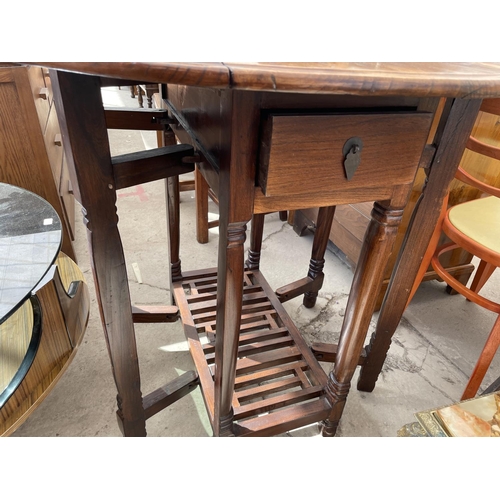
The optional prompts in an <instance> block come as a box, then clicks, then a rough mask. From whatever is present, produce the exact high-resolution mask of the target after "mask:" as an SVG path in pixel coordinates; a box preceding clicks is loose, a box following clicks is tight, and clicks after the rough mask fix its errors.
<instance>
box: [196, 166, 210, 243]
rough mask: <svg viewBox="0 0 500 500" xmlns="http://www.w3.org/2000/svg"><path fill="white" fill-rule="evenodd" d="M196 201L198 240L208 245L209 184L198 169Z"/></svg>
mask: <svg viewBox="0 0 500 500" xmlns="http://www.w3.org/2000/svg"><path fill="white" fill-rule="evenodd" d="M194 185H195V188H194V190H195V199H196V240H197V241H198V243H202V244H203V243H208V183H207V181H206V180H205V177H203V174H202V173H201V172H200V170H199V168H198V167H197V168H196V169H195V171H194Z"/></svg>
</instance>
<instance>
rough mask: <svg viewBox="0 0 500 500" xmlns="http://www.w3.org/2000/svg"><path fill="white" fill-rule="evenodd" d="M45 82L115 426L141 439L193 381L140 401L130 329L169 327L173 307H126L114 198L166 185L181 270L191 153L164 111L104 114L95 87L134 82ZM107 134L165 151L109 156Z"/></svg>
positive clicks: (64, 77) (56, 77)
mask: <svg viewBox="0 0 500 500" xmlns="http://www.w3.org/2000/svg"><path fill="white" fill-rule="evenodd" d="M51 80H52V82H53V87H54V99H55V102H56V106H57V109H58V115H59V116H60V122H61V131H62V134H63V142H64V147H65V149H66V153H67V157H68V162H69V170H70V176H71V182H72V184H73V187H74V192H75V197H76V199H77V200H78V201H79V202H80V203H81V205H82V206H83V207H84V209H83V212H84V222H85V223H86V226H87V229H88V233H87V234H88V240H89V254H90V259H91V264H92V271H93V276H94V283H95V289H96V295H97V301H98V305H99V310H100V314H101V319H102V324H103V329H104V334H105V338H106V342H107V346H108V352H109V356H110V360H111V367H112V371H113V376H114V380H115V384H116V387H117V392H118V394H117V401H118V411H117V416H118V422H119V425H120V427H121V430H122V432H123V434H124V435H125V436H145V435H146V420H147V419H148V418H149V417H151V416H152V415H154V414H156V413H157V412H158V411H160V410H162V409H164V408H165V407H167V406H169V405H170V404H172V403H173V402H175V401H177V400H178V399H179V398H181V397H183V396H184V395H185V394H188V393H189V392H190V391H191V390H193V389H194V388H195V387H196V385H197V382H198V376H197V374H196V373H195V372H193V371H191V372H187V373H185V374H183V375H181V376H180V377H179V378H177V379H176V380H174V381H172V382H170V383H169V384H167V385H165V386H163V387H161V388H159V389H157V390H155V391H153V392H152V393H150V394H148V395H146V396H144V397H143V396H142V393H141V383H140V375H139V364H138V357H137V346H136V339H135V331H134V323H149V322H154V323H159V322H167V323H168V322H174V321H177V319H178V309H177V307H175V306H171V305H166V306H155V307H148V306H140V307H133V306H132V304H131V302H130V291H129V286H128V277H127V270H126V266H125V258H124V253H123V247H122V243H121V238H120V234H119V231H118V225H117V223H118V217H117V213H116V198H117V195H116V192H117V190H119V189H122V188H126V187H130V186H134V185H138V184H142V183H145V182H150V181H154V180H158V179H166V192H167V203H168V206H169V221H168V222H169V224H168V226H169V236H170V238H169V239H170V258H171V266H172V269H173V270H174V272H175V270H176V269H180V260H179V208H178V204H179V180H178V176H179V175H180V174H183V173H187V172H192V171H193V169H194V161H195V159H194V158H193V156H194V150H193V147H192V146H190V145H186V144H176V141H175V137H174V135H173V133H172V132H171V130H170V128H169V117H168V114H167V112H166V111H165V110H153V109H151V110H150V109H141V110H131V109H106V110H105V109H103V105H102V98H101V87H103V86H109V85H112V86H115V85H119V84H121V85H132V84H135V83H137V82H128V81H127V82H124V81H113V80H112V79H101V78H99V77H88V76H83V75H75V74H70V73H57V72H51ZM82 96H83V97H82ZM68 124H70V125H68ZM108 129H131V130H158V131H161V132H162V134H163V142H164V145H163V146H162V147H158V148H156V149H153V150H149V151H141V152H138V153H131V154H125V155H120V156H118V157H113V158H112V157H111V154H110V147H109V140H108V133H107V131H108Z"/></svg>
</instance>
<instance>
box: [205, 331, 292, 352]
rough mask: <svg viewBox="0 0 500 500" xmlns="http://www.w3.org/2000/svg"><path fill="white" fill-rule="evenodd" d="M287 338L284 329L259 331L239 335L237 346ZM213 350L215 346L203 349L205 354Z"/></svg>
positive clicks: (206, 346) (208, 345)
mask: <svg viewBox="0 0 500 500" xmlns="http://www.w3.org/2000/svg"><path fill="white" fill-rule="evenodd" d="M283 337H288V330H287V329H286V328H277V329H273V330H260V331H259V332H257V333H255V332H251V333H247V334H240V341H239V345H240V347H241V346H245V345H249V344H252V343H253V342H263V341H266V340H272V339H277V338H283ZM214 349H215V346H212V345H210V344H207V345H205V346H204V347H203V350H204V351H205V354H210V353H211V352H213V350H214Z"/></svg>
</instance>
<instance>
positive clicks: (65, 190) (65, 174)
mask: <svg viewBox="0 0 500 500" xmlns="http://www.w3.org/2000/svg"><path fill="white" fill-rule="evenodd" d="M59 196H60V197H61V202H62V207H63V211H64V217H65V219H66V222H67V224H68V230H69V235H70V238H71V240H74V239H75V197H74V195H73V189H72V187H71V181H70V178H69V171H68V165H67V163H66V157H65V156H64V157H63V166H62V171H61V185H60V186H59Z"/></svg>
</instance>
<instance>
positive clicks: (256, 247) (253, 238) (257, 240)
mask: <svg viewBox="0 0 500 500" xmlns="http://www.w3.org/2000/svg"><path fill="white" fill-rule="evenodd" d="M265 217H266V214H254V215H253V217H252V226H251V229H250V248H249V249H248V258H247V260H246V262H245V264H246V266H247V267H248V269H259V265H260V252H261V250H262V236H263V234H264V219H265Z"/></svg>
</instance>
